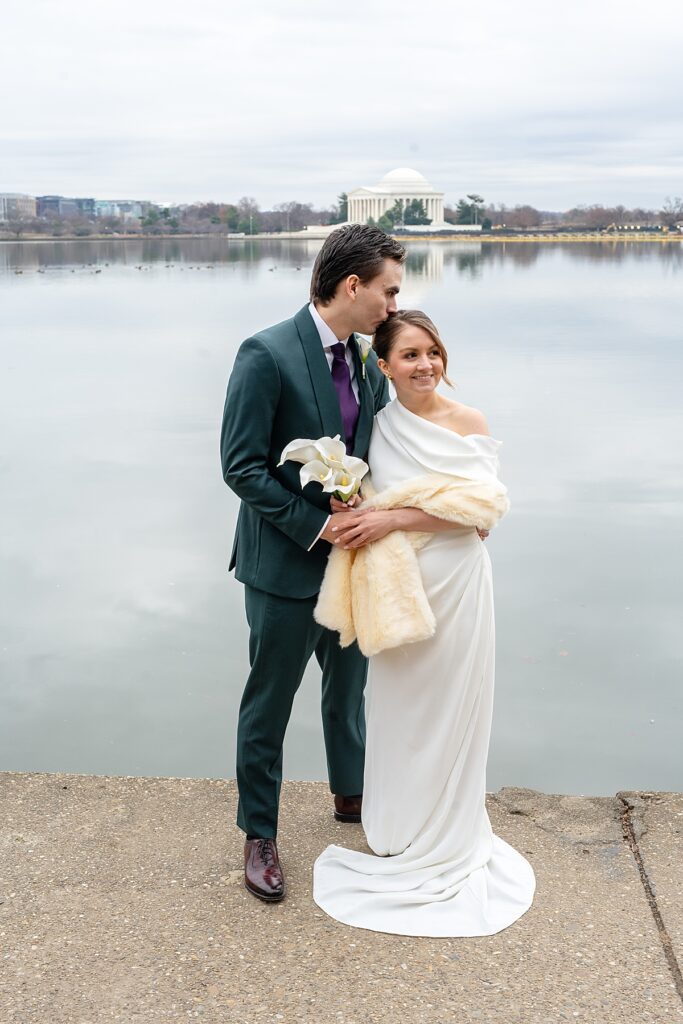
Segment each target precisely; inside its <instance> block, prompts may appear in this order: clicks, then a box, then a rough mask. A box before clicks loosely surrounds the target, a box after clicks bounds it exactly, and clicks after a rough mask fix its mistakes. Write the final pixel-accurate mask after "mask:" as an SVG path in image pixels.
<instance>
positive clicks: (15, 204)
mask: <svg viewBox="0 0 683 1024" xmlns="http://www.w3.org/2000/svg"><path fill="white" fill-rule="evenodd" d="M35 215H36V200H35V197H34V196H26V195H23V194H22V193H21V192H0V220H15V219H24V218H30V217H35Z"/></svg>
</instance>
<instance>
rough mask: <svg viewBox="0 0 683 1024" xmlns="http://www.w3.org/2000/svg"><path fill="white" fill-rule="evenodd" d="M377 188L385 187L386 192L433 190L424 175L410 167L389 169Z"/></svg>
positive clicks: (430, 191)
mask: <svg viewBox="0 0 683 1024" xmlns="http://www.w3.org/2000/svg"><path fill="white" fill-rule="evenodd" d="M378 188H383V189H386V190H387V192H412V193H415V192H429V193H432V192H434V189H433V188H432V186H431V185H430V184H429V182H428V181H427V179H426V178H425V176H424V175H423V174H420V172H419V171H414V170H413V169H412V167H396V168H395V170H393V171H389V173H388V174H385V175H384V177H383V178H382V180H381V181H380V182H379V185H378Z"/></svg>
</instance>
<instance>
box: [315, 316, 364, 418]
mask: <svg viewBox="0 0 683 1024" xmlns="http://www.w3.org/2000/svg"><path fill="white" fill-rule="evenodd" d="M308 312H309V313H310V314H311V316H312V317H313V323H314V324H315V326H316V327H317V329H318V334H319V335H320V340H321V342H322V345H323V348H324V350H325V355H326V356H327V362H328V364H329V367H330V373H332V361H333V359H334V355H333V354H332V346H333V345H337V344H338V343H339V342H340V341H341V343H342V345H344V346H345V352H346V364H347V366H348V368H349V373H350V374H351V387H352V388H353V393H354V395H355V396H356V401H357V402H358V403H359V404H360V393H359V391H358V381H357V380H356V364H355V363H354V360H353V352H352V351H351V345H349V343H348V342H349V339H348V338H338V337H337V336H336V334H335V333H334V331H333V330H332V328H331V327H329V326H328V325H327V324H326V323H325V321H324V320H323V318H322V317H321V315H320V313H319V312H318V310H317V309H316V308H315V306H314V305H313V303H312V302H311V303H310V304H309V307H308ZM354 344H355V342H354Z"/></svg>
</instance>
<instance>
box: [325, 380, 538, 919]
mask: <svg viewBox="0 0 683 1024" xmlns="http://www.w3.org/2000/svg"><path fill="white" fill-rule="evenodd" d="M499 446H500V442H499V441H496V440H494V439H493V438H492V437H487V436H484V435H481V434H471V435H468V436H467V437H461V436H460V435H459V434H455V433H453V432H452V431H450V430H447V429H445V428H444V427H440V426H439V425H438V424H435V423H432V422H430V421H429V420H425V419H423V418H422V417H420V416H416V415H415V414H414V413H411V412H410V411H409V410H407V409H406V408H405V407H404V406H402V405H401V404H400V403H399V402H398V400H395V401H393V402H392V403H391V404H390V405H388V406H387V407H386V408H385V409H383V410H382V412H380V413H379V415H378V416H377V418H376V421H375V427H374V430H373V434H372V441H371V444H370V455H369V462H370V470H371V474H372V484H373V487H374V488H375V490H377V491H381V490H384V488H385V487H389V486H390V485H392V484H396V483H399V482H401V481H403V480H407V479H410V478H411V477H417V476H422V475H424V474H425V473H440V474H445V475H453V476H460V477H462V476H466V477H469V478H471V479H475V480H479V479H487V478H488V479H490V478H491V477H495V476H496V474H497V470H498V457H497V452H498V448H499ZM417 557H418V559H419V565H420V571H421V574H422V579H423V581H424V586H425V591H426V594H427V597H428V599H429V603H430V604H431V607H432V609H433V611H434V615H435V617H436V620H437V629H436V634H435V635H434V636H433V637H431V638H430V639H429V640H424V641H422V642H421V643H416V644H410V645H405V646H403V647H397V648H394V649H393V650H389V651H384V652H382V653H381V654H378V655H375V657H373V658H372V659H371V661H370V673H369V680H368V687H367V691H366V720H367V745H366V761H365V784H364V792H363V815H362V820H363V827H364V829H365V834H366V837H367V841H368V845H369V846H370V848H371V850H373V851H374V855H373V854H368V853H362V852H356V851H354V850H347V849H345V848H343V847H341V846H328V847H327V849H326V850H325V851H324V852H323V853H322V854H321V855H320V857H318V859H317V861H316V862H315V867H314V884H313V898H314V900H315V902H316V903H317V904H318V906H319V907H321V908H322V909H323V910H324V911H326V912H327V913H328V914H329V915H330V916H331V917H334V918H336V919H337V920H338V921H342V922H344V923H345V924H349V925H354V926H356V927H358V928H369V929H371V930H373V931H381V932H393V933H395V934H398V935H433V936H466V935H492V934H494V933H495V932H498V931H501V930H502V929H503V928H507V927H508V925H511V924H512V923H513V921H516V920H517V918H519V917H521V916H522V914H524V913H525V912H526V911H527V910H528V909H529V907H530V906H531V902H532V900H533V895H534V889H535V884H536V883H535V878H534V873H533V869H532V868H531V865H530V864H529V863H528V862H527V861H526V860H525V859H524V857H522V855H521V854H519V853H518V852H517V851H516V850H514V849H513V848H512V847H511V846H510V845H509V844H508V843H506V842H505V841H504V840H503V839H501V838H499V837H498V836H496V835H494V834H493V830H492V828H491V823H490V821H489V817H488V814H487V812H486V806H485V795H486V758H487V754H488V746H489V737H490V732H491V717H492V711H493V679H494V640H495V636H494V618H493V593H492V580H491V562H490V559H489V555H488V552H487V550H486V547H485V545H484V544H483V543H482V541H481V540H480V539H479V536H478V534H477V532H476V530H474V529H471V530H470V529H459V530H452V531H450V530H449V531H445V532H443V533H437V534H434V535H433V536H432V538H431V539H430V540H429V541H428V542H427V544H426V545H425V546H424V547H423V548H421V549H420V550H419V551H418V553H417Z"/></svg>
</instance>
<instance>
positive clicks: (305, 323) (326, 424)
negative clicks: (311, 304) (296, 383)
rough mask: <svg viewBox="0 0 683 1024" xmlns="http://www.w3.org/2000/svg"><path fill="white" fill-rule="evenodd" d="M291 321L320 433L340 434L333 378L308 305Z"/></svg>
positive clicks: (341, 431)
mask: <svg viewBox="0 0 683 1024" xmlns="http://www.w3.org/2000/svg"><path fill="white" fill-rule="evenodd" d="M294 323H295V324H296V329H297V331H298V332H299V337H300V339H301V344H302V346H303V350H304V355H305V356H306V362H307V364H308V372H309V374H310V376H311V384H312V386H313V393H314V395H315V400H316V403H317V405H318V412H319V413H320V422H321V424H322V429H323V433H324V435H325V436H327V437H334V436H335V435H336V434H339V435H340V436H343V434H344V427H343V425H342V418H341V410H340V409H339V399H338V398H337V391H336V388H335V386H334V383H333V381H332V374H331V373H330V367H329V364H328V362H327V357H326V356H325V352H324V350H323V347H322V344H321V342H320V335H319V334H318V330H317V328H316V326H315V324H314V323H313V318H312V316H311V314H310V313H309V312H308V306H304V307H303V308H302V309H300V310H299V312H298V313H297V314H296V316H295V317H294Z"/></svg>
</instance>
